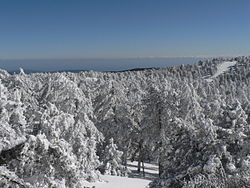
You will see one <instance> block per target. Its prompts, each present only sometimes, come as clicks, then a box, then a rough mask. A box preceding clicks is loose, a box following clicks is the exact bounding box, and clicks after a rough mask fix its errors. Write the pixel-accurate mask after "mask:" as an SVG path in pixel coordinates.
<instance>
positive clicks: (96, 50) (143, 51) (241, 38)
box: [0, 0, 250, 59]
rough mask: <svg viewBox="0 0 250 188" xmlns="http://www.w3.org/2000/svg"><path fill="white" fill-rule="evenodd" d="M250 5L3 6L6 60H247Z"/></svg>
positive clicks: (89, 0) (120, 1)
mask: <svg viewBox="0 0 250 188" xmlns="http://www.w3.org/2000/svg"><path fill="white" fill-rule="evenodd" d="M249 9H250V1H248V0H237V1H236V0H41V1H39V0H1V1H0V59H81V58H83V59H84V58H85V59H86V58H106V59H109V58H118V59H119V58H131V57H133V58H135V57H183V56H188V57H190V56H223V55H248V54H249V51H250V35H249V33H250V22H249V18H250V11H249Z"/></svg>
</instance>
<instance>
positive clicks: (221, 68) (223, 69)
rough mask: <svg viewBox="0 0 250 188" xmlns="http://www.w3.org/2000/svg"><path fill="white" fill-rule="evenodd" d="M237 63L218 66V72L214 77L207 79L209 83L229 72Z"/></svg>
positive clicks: (228, 62)
mask: <svg viewBox="0 0 250 188" xmlns="http://www.w3.org/2000/svg"><path fill="white" fill-rule="evenodd" d="M236 63H237V61H225V62H223V63H221V64H219V65H218V66H217V72H216V73H215V74H214V75H212V76H211V77H210V78H207V79H206V81H207V82H212V81H213V79H214V78H216V77H218V76H219V75H221V74H223V73H224V72H226V71H228V70H229V68H230V67H232V66H234V65H235V64H236Z"/></svg>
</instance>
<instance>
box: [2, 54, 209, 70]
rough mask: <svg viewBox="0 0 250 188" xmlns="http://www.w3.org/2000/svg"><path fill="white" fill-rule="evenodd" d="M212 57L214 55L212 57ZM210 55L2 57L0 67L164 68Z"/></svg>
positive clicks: (63, 68) (192, 61) (50, 68)
mask: <svg viewBox="0 0 250 188" xmlns="http://www.w3.org/2000/svg"><path fill="white" fill-rule="evenodd" d="M211 58H212V57H211ZM211 58H209V57H158V58H155V57H152V58H85V59H5V60H4V59H0V68H1V69H5V70H7V71H9V72H14V71H18V70H19V68H23V69H24V70H27V71H34V72H54V71H64V70H65V71H70V70H72V71H74V70H77V71H79V70H83V71H85V70H93V71H123V70H129V69H136V68H163V67H169V66H178V65H182V64H194V63H197V62H198V61H199V60H204V59H211Z"/></svg>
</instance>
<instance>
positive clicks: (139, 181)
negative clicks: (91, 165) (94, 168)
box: [84, 162, 158, 188]
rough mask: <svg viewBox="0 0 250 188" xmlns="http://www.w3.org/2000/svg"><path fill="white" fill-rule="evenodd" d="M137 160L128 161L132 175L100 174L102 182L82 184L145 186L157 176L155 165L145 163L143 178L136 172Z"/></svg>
mask: <svg viewBox="0 0 250 188" xmlns="http://www.w3.org/2000/svg"><path fill="white" fill-rule="evenodd" d="M136 166H137V162H128V168H129V169H130V170H131V172H132V174H131V176H133V177H121V176H111V175H102V176H101V178H102V179H103V180H104V181H103V182H94V183H89V182H86V183H85V184H84V186H86V187H89V188H92V187H95V188H146V187H148V184H149V183H150V182H151V180H152V179H153V178H154V177H157V174H158V168H157V166H156V165H153V164H149V163H145V178H143V177H142V175H139V174H138V173H137V172H136Z"/></svg>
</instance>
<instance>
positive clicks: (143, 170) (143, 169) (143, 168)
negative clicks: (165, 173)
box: [142, 161, 145, 177]
mask: <svg viewBox="0 0 250 188" xmlns="http://www.w3.org/2000/svg"><path fill="white" fill-rule="evenodd" d="M142 172H143V177H145V166H144V161H142Z"/></svg>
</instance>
